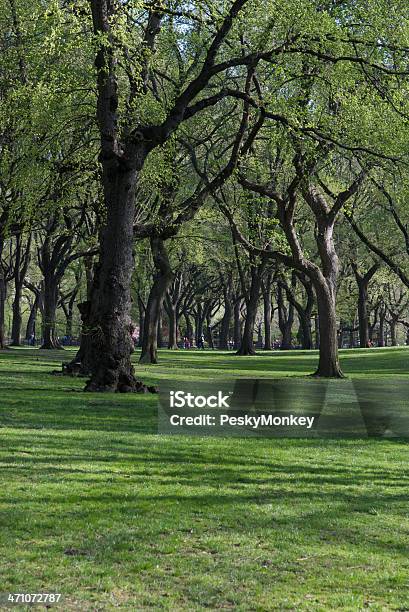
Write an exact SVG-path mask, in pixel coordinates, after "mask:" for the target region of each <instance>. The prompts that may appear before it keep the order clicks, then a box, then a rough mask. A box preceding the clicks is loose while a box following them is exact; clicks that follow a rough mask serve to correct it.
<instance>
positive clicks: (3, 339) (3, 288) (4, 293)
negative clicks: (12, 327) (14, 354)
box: [0, 263, 7, 349]
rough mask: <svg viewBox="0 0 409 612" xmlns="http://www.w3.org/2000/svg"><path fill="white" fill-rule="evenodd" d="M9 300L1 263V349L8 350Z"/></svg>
mask: <svg viewBox="0 0 409 612" xmlns="http://www.w3.org/2000/svg"><path fill="white" fill-rule="evenodd" d="M6 298H7V284H6V281H5V278H4V274H3V272H2V270H1V263H0V349H4V348H6V330H5V308H6Z"/></svg>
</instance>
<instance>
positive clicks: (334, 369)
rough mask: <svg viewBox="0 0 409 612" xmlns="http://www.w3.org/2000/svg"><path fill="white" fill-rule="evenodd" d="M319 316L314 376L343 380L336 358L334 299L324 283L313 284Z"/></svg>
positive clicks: (337, 358)
mask: <svg viewBox="0 0 409 612" xmlns="http://www.w3.org/2000/svg"><path fill="white" fill-rule="evenodd" d="M314 288H315V293H316V296H317V306H318V314H319V335H320V349H319V362H318V368H317V370H316V372H315V376H322V377H325V378H343V374H342V371H341V367H340V364H339V357H338V343H337V317H336V309H335V299H334V296H333V293H332V291H331V289H330V288H329V287H328V286H327V284H326V283H322V284H318V283H314Z"/></svg>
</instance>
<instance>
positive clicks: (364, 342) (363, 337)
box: [352, 263, 379, 348]
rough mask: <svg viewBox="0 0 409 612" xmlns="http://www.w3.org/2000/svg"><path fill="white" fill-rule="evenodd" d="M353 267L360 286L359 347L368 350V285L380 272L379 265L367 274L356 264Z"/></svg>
mask: <svg viewBox="0 0 409 612" xmlns="http://www.w3.org/2000/svg"><path fill="white" fill-rule="evenodd" d="M352 267H353V270H354V274H355V280H356V283H357V285H358V322H359V346H360V347H361V348H367V347H368V346H369V314H368V285H369V283H370V281H371V279H372V277H373V276H374V274H375V273H376V271H377V270H378V268H379V264H378V263H375V264H374V265H373V266H371V268H370V269H369V270H368V271H367V272H366V274H360V273H359V272H358V267H357V265H356V264H353V266H352Z"/></svg>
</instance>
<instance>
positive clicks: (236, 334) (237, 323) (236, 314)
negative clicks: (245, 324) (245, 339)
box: [233, 299, 242, 351]
mask: <svg viewBox="0 0 409 612" xmlns="http://www.w3.org/2000/svg"><path fill="white" fill-rule="evenodd" d="M241 334H242V329H241V299H236V301H235V302H234V305H233V349H234V350H235V351H237V350H238V349H239V347H240V341H241Z"/></svg>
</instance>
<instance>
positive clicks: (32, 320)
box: [25, 295, 40, 340]
mask: <svg viewBox="0 0 409 612" xmlns="http://www.w3.org/2000/svg"><path fill="white" fill-rule="evenodd" d="M39 299H40V298H39V296H38V295H36V296H35V297H34V302H33V304H32V306H31V308H30V314H29V316H28V320H27V327H26V336H25V337H26V340H30V338H32V337H34V336H35V326H36V319H37V311H38V303H39Z"/></svg>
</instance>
